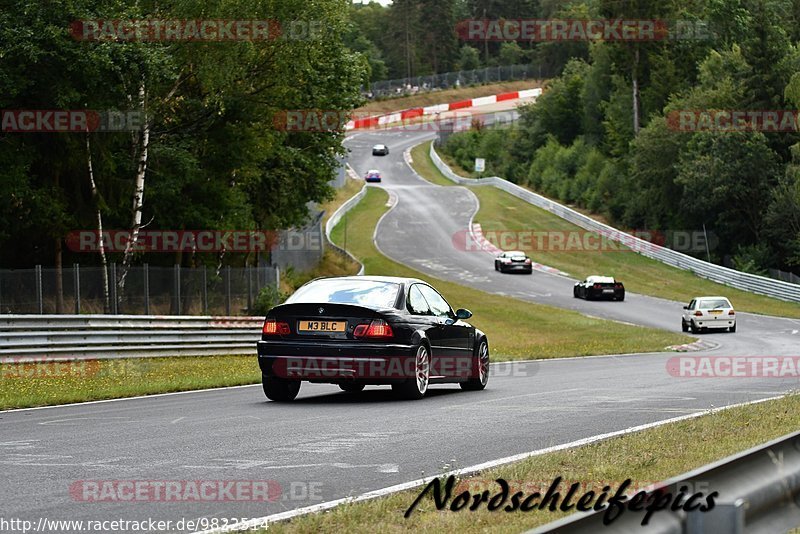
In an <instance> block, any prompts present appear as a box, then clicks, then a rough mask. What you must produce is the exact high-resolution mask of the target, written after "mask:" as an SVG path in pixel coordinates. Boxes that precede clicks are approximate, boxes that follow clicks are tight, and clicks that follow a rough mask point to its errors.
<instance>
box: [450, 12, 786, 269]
mask: <svg viewBox="0 0 800 534" xmlns="http://www.w3.org/2000/svg"><path fill="white" fill-rule="evenodd" d="M565 9H571V10H573V11H574V10H583V11H585V12H586V13H587V14H588V16H589V17H590V18H591V17H596V18H613V17H618V16H623V15H624V16H635V17H637V18H662V19H668V20H670V19H671V20H681V19H683V20H700V21H703V22H704V24H705V25H706V26H707V28H708V29H709V30H710V31H709V35H708V36H707V37H706V38H703V39H677V40H662V41H651V42H592V43H583V44H582V45H581V46H583V47H585V50H586V52H587V54H586V56H585V57H582V56H578V57H575V58H572V59H570V60H569V62H568V63H567V65H566V66H565V68H564V70H563V72H562V74H561V75H560V76H559V77H558V78H556V79H553V80H551V81H550V82H548V86H547V87H548V88H547V90H546V91H545V94H544V95H543V96H542V97H541V98H540V99H539V101H538V102H537V103H536V104H535V105H533V106H527V107H526V108H524V110H523V112H522V116H521V120H520V122H519V123H518V124H517V125H516V126H515V127H514V128H511V129H486V128H476V129H473V130H472V131H470V132H467V133H462V134H458V135H454V136H452V137H451V138H450V139H449V140H448V142H447V144H446V146H445V147H444V150H445V151H446V152H447V153H449V154H450V155H451V156H452V157H454V158H455V159H456V160H457V161H458V162H459V163H460V164H461V165H462V166H463V167H464V168H466V169H467V170H472V166H473V161H474V158H475V157H483V158H487V160H488V169H487V170H488V173H489V174H490V175H491V174H496V175H499V176H503V177H505V178H507V179H509V180H512V181H514V182H517V183H520V184H525V185H527V186H528V187H530V188H532V189H534V190H536V191H538V192H541V193H543V194H546V195H548V196H551V197H553V198H556V199H559V200H561V201H564V202H567V203H570V204H573V205H577V206H579V207H582V208H586V209H589V210H591V211H593V212H595V213H598V214H602V215H604V216H606V217H607V218H608V219H609V220H611V221H612V222H613V223H615V224H617V225H621V226H623V227H625V228H628V229H642V230H644V229H647V230H658V231H662V232H663V233H664V234H668V233H669V232H670V231H673V230H674V231H695V230H700V229H702V228H703V226H705V227H706V228H707V230H708V232H711V233H713V235H714V236H715V238H714V248H713V250H711V257H712V259H713V260H714V261H716V262H720V263H726V264H728V265H732V266H735V267H736V268H738V269H740V270H745V271H748V272H754V273H765V272H766V271H767V270H768V269H769V268H781V269H783V270H791V271H794V272H795V273H797V272H800V135H798V132H797V129H796V128H794V127H793V128H783V129H781V131H775V128H765V127H762V126H764V125H763V124H762V123H760V122H758V121H755V120H751V121H750V122H748V121H747V120H744V121H743V122H742V123H741V127H739V128H714V127H704V128H680V127H676V121H675V118H676V117H679V116H680V113H681V112H686V111H687V110H688V111H689V112H691V113H695V114H696V113H698V112H703V111H706V112H708V113H711V112H712V111H714V110H719V111H734V110H736V111H742V112H745V113H746V112H751V111H759V112H772V111H777V110H793V114H794V115H795V116H796V115H797V110H798V109H800V49H799V48H798V41H800V24H798V20H800V2H797V1H789V0H698V1H696V2H677V1H674V2H637V1H628V0H624V1H619V0H599V1H591V2H575V3H573V4H571V7H570V8H565ZM787 116H789V117H791V116H792V114H791V113H790V114H787ZM697 124H698V125H700V124H701V123H700V122H698V123H697ZM723 126H724V124H723ZM698 255H699V256H701V257H703V259H705V257H706V251H705V250H703V251H698Z"/></svg>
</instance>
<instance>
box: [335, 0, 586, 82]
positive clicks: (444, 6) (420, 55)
mask: <svg viewBox="0 0 800 534" xmlns="http://www.w3.org/2000/svg"><path fill="white" fill-rule="evenodd" d="M572 4H575V6H574V7H572ZM585 14H586V12H585V10H584V8H583V6H581V5H580V2H573V3H570V2H563V1H561V0H393V2H392V3H391V4H390V5H388V6H382V5H381V4H379V3H378V2H370V3H363V4H362V3H354V4H353V5H352V8H351V14H350V20H351V21H352V23H353V24H352V27H351V31H350V32H349V33H348V34H347V35H346V36H345V42H346V43H347V45H348V46H349V47H350V48H351V49H352V50H355V51H357V52H360V53H362V54H363V55H364V56H365V57H366V58H367V60H368V63H369V66H370V78H371V80H372V81H379V80H387V79H398V78H410V77H414V76H427V75H430V74H441V73H444V72H454V71H458V70H473V69H478V68H482V67H492V66H505V65H520V64H535V65H538V66H541V68H542V70H543V71H544V72H558V70H559V69H560V68H562V67H563V66H564V65H565V64H566V62H567V61H568V60H569V58H570V57H574V56H579V57H588V49H587V47H586V46H584V45H582V44H580V43H572V42H567V43H564V42H562V43H536V42H518V41H498V40H492V39H487V40H484V41H472V40H470V41H465V40H462V39H460V36H459V34H458V32H457V31H456V28H457V26H458V24H459V23H460V22H462V21H466V20H472V19H486V20H504V19H547V18H551V17H556V16H559V17H561V16H563V17H571V18H582V17H583V16H584V15H585Z"/></svg>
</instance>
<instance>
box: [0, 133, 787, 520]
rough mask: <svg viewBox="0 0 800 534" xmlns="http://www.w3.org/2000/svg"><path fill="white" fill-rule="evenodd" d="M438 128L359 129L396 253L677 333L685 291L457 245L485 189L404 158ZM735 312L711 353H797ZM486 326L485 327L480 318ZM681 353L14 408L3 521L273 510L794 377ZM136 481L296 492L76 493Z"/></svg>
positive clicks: (762, 392)
mask: <svg viewBox="0 0 800 534" xmlns="http://www.w3.org/2000/svg"><path fill="white" fill-rule="evenodd" d="M431 135H432V134H431V133H430V132H413V131H402V130H401V131H387V132H369V133H358V134H355V135H353V136H352V137H351V138H350V139H349V140H348V143H347V144H348V146H349V147H350V148H352V149H353V153H352V155H351V158H350V162H351V164H352V165H353V167H354V168H355V169H356V171H357V172H359V173H360V174H362V175H363V173H364V172H366V170H367V169H368V168H378V169H380V170H381V171H382V172H383V176H384V183H383V186H382V187H385V188H386V189H387V190H388V191H390V192H392V193H393V194H394V195H396V199H397V204H396V206H395V207H394V208H393V209H392V211H391V212H390V213H389V214H388V215H387V216H386V217H385V218H384V219H383V220H382V222H381V224H380V226H379V228H378V239H377V244H378V246H379V247H380V249H381V250H382V251H383V252H384V253H386V254H387V255H388V256H390V257H392V258H394V259H396V260H397V261H400V262H402V263H404V264H407V265H409V266H412V267H414V268H415V269H418V270H420V271H422V272H423V273H426V274H430V275H431V276H432V277H438V278H444V279H448V280H453V281H456V282H459V283H462V284H466V285H469V286H474V287H477V288H480V289H482V290H484V291H489V292H493V293H497V294H504V295H510V296H514V297H518V298H522V299H526V300H529V301H534V302H540V303H545V304H550V305H554V306H558V307H562V308H568V309H574V310H579V311H581V312H584V313H586V314H589V315H593V316H597V317H604V318H609V319H616V320H620V321H626V322H629V323H635V324H643V325H647V326H654V327H660V328H665V329H670V330H678V328H679V325H678V321H679V316H680V310H681V305H682V303H675V302H668V301H664V300H660V299H654V298H649V297H644V296H639V295H634V294H628V296H627V298H626V301H625V302H624V303H615V302H586V301H579V300H575V299H573V298H572V284H573V281H572V280H568V279H566V278H562V277H559V276H553V275H547V274H543V273H538V272H535V273H534V274H533V275H532V276H529V277H528V276H508V275H500V274H499V273H496V272H495V271H494V270H493V265H492V257H491V255H489V254H487V253H482V252H481V253H479V252H464V251H459V250H456V248H455V247H454V246H453V245H452V235H453V234H454V233H455V232H458V231H463V230H465V229H466V227H467V224H468V223H469V221H470V218H471V217H472V215H473V214H474V212H475V209H476V201H475V198H474V196H473V195H472V194H471V193H470V192H469V191H468V190H467V189H464V188H459V187H449V188H443V187H437V186H433V185H431V184H428V183H427V182H424V181H423V180H421V179H420V178H418V177H417V176H415V175H414V173H413V172H412V171H411V169H410V168H409V167H408V165H407V164H406V163H405V161H404V157H403V151H404V150H405V149H406V148H409V147H411V146H413V145H416V144H418V143H419V142H421V141H423V140H424V139H427V138H430V137H431ZM378 142H382V143H384V142H385V143H386V144H388V145H389V146H390V148H391V149H392V154H391V155H390V156H388V157H386V158H373V157H372V156H371V151H370V147H371V146H372V145H373V144H375V143H378ZM690 296H691V295H687V301H688V298H689V297H690ZM452 304H455V305H457V304H458V303H452ZM738 321H739V330H740V331H739V332H738V333H737V334H735V335H727V334H709V335H704V336H703V337H704V338H706V339H710V340H713V341H714V342H716V343H718V344H719V345H720V346H719V347H718V348H717V349H715V350H713V351H711V352H710V353H709V354H713V355H725V356H727V355H753V356H762V355H796V354H797V346H798V345H800V335H798V333H797V332H798V330H800V321H795V320H787V319H777V318H767V317H759V316H754V315H748V314H739V316H738ZM474 322H475V324H477V325H480V317H479V316H476V317H475V319H474ZM530 356H531V358H535V357H536V355H535V354H531V355H530ZM674 356H675V354H673V353H670V354H648V355H629V356H608V357H597V358H583V359H568V360H554V361H546V362H541V363H524V364H516V365H513V366H508V365H506V366H496V367H494V368H493V372H492V374H493V376H492V378H491V380H490V383H489V387H488V389H487V390H486V391H484V392H462V391H461V390H460V389H459V388H458V387H457V386H456V387H452V386H434V387H433V388H432V389H431V391H430V392H429V397H428V398H426V399H424V400H422V401H416V402H413V401H412V402H408V401H406V402H404V401H398V400H395V399H394V397H393V396H392V394H391V391H390V390H389V389H388V388H375V387H373V388H368V389H367V390H366V391H365V392H364V393H362V394H358V395H351V394H346V393H342V392H340V391H339V390H338V388H336V387H335V386H322V385H309V384H304V385H303V387H302V389H301V391H300V396H299V398H298V400H297V401H296V402H295V403H293V404H288V405H287V404H275V403H269V402H267V401H266V399H265V397H264V396H263V394H262V392H261V388H260V386H252V387H243V388H233V389H224V390H215V391H205V392H193V393H184V394H176V395H166V396H157V397H150V398H140V399H129V400H122V401H113V402H101V403H90V404H85V405H76V406H65V407H53V408H45V409H34V410H19V411H12V412H5V413H0V434H1V435H2V437H1V438H0V466H1V468H2V471H3V473H4V479H5V480H6V483H5V484H2V485H0V502H2V503H3V504H2V516H3V517H6V518H9V517H10V518H20V519H28V520H32V521H34V524H35V523H36V521H37V520H38V519H39V518H40V517H44V518H48V519H85V520H99V519H128V520H137V521H141V520H145V519H148V518H153V519H157V520H172V521H178V520H180V519H195V518H198V517H203V516H205V517H216V518H230V519H232V518H237V519H249V518H254V517H262V516H266V515H270V514H274V513H278V512H282V511H285V510H290V509H294V508H301V507H305V506H308V505H312V504H317V503H320V502H324V501H330V500H333V499H338V498H342V497H347V496H356V495H359V494H362V493H364V492H367V491H371V490H376V489H379V488H383V487H386V486H391V485H394V484H399V483H402V482H406V481H410V480H415V479H418V478H420V477H421V476H423V475H432V474H437V473H441V472H443V471H446V470H449V469H453V468H461V467H466V466H470V465H474V464H478V463H482V462H486V461H489V460H493V459H497V458H502V457H506V456H510V455H514V454H519V453H523V452H526V451H531V450H536V449H541V448H544V447H548V446H552V445H557V444H562V443H567V442H571V441H574V440H578V439H581V438H586V437H590V436H594V435H598V434H603V433H607V432H612V431H616V430H620V429H624V428H629V427H632V426H636V425H641V424H645V423H651V422H655V421H659V420H664V419H669V418H673V417H676V416H680V415H685V414H690V413H695V412H698V411H701V410H705V409H708V408H710V407H721V406H725V405H730V404H735V403H741V402H746V401H752V400H756V399H763V398H769V397H774V396H776V395H780V394H782V393H785V392H787V391H790V390H793V389H796V387H797V381H796V380H792V379H764V378H758V379H756V378H753V379H713V380H710V379H702V378H700V379H685V378H674V377H672V376H670V374H669V373H668V372H667V362H668V360H669V359H670V358H672V357H674ZM254 365H255V362H254ZM127 480H147V481H176V480H180V481H186V480H197V481H215V480H221V481H252V480H258V481H264V480H274V481H276V482H277V483H278V484H279V485H280V487H281V488H282V490H283V494H282V496H281V497H279V498H277V499H276V500H275V501H274V502H253V501H252V500H242V501H235V502H208V501H206V502H200V503H197V502H194V503H186V502H182V503H174V502H172V503H170V502H163V501H158V500H156V501H153V500H148V501H144V502H121V501H112V502H100V503H97V502H84V501H83V500H82V499H83V497H82V495H81V494H80V492H73V493H72V494H71V493H70V488H71V487H72V488H73V489H74V488H75V487H76V483H78V485H79V484H80V481H127ZM399 519H400V518H398V520H399Z"/></svg>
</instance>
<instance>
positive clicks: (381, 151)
mask: <svg viewBox="0 0 800 534" xmlns="http://www.w3.org/2000/svg"><path fill="white" fill-rule="evenodd" d="M372 155H373V156H388V155H389V147H388V146H386V145H375V146H373V147H372Z"/></svg>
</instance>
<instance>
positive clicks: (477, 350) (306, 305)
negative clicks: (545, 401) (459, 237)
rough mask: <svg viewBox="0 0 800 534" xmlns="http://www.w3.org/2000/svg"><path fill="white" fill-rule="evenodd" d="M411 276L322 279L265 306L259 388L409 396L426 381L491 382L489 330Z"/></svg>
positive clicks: (275, 394)
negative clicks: (318, 386) (328, 388)
mask: <svg viewBox="0 0 800 534" xmlns="http://www.w3.org/2000/svg"><path fill="white" fill-rule="evenodd" d="M470 317H472V313H471V312H470V311H469V310H464V309H459V310H457V311H453V309H452V308H451V307H450V305H449V304H448V303H447V301H446V300H445V299H444V297H442V295H441V294H440V293H439V292H438V291H436V290H435V289H434V288H433V287H432V286H430V285H429V284H427V283H426V282H424V281H422V280H417V279H414V278H395V277H376V276H370V277H366V276H351V277H340V278H321V279H318V280H314V281H312V282H309V283H308V284H306V285H304V286H303V287H301V288H300V289H298V290H297V291H296V292H295V293H294V294H293V295H292V296H291V297H290V298H289V299H288V300H287V301H286V302H285V303H284V304H282V305H280V306H277V307H275V308H273V309H272V310H270V312H269V313H268V314H267V317H266V320H265V321H264V328H263V334H262V338H261V341H259V342H258V363H259V366H260V368H261V374H262V383H263V386H264V393H265V394H266V396H267V398H269V399H271V400H273V401H283V402H286V401H291V400H294V398H295V397H296V396H297V394H298V392H299V390H300V384H301V382H303V381H307V382H312V383H327V384H336V385H338V386H339V387H340V388H341V389H342V390H344V391H346V392H350V393H357V392H360V391H361V390H363V389H364V387H365V386H367V385H388V386H391V387H392V389H393V390H394V391H395V392H396V393H397V394H398V395H400V396H401V397H402V398H406V399H420V398H422V397H424V396H425V393H426V392H427V390H428V386H429V385H430V384H437V383H458V384H460V386H461V388H462V389H465V390H482V389H484V388H485V387H486V384H487V382H488V379H489V344H488V340H487V338H486V335H485V334H484V333H483V332H481V331H480V330H478V329H477V328H475V327H474V326H472V325H470V324H469V323H467V322H466V320H467V319H469V318H470Z"/></svg>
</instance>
